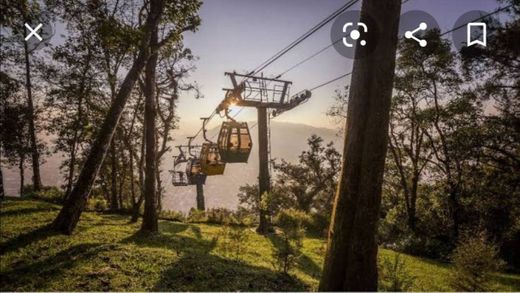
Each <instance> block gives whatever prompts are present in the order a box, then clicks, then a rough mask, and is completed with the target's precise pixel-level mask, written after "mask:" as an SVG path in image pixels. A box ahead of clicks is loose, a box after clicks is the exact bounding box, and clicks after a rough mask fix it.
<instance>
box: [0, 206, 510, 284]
mask: <svg viewBox="0 0 520 293" xmlns="http://www.w3.org/2000/svg"><path fill="white" fill-rule="evenodd" d="M58 210H59V206H56V205H52V204H48V203H44V202H38V201H32V200H11V199H9V200H6V201H3V202H0V223H1V229H2V233H0V256H1V262H0V280H1V282H0V291H306V290H316V289H317V285H318V280H319V276H320V272H321V267H322V262H323V254H324V247H325V245H324V244H325V240H324V239H320V238H308V237H307V238H305V239H304V241H303V248H302V253H303V255H302V256H301V257H300V259H299V261H298V263H297V264H296V266H295V267H294V269H292V270H291V271H290V275H284V274H282V273H279V272H277V271H275V270H274V269H273V265H272V263H273V261H274V259H273V253H274V252H275V251H276V250H277V249H278V245H279V241H277V240H279V238H277V237H278V236H277V235H270V236H268V237H264V236H260V235H258V234H256V233H254V232H253V229H249V228H243V229H244V231H243V232H244V233H245V235H246V236H247V239H245V240H244V242H243V244H244V246H243V253H241V254H240V255H239V257H236V256H235V255H234V254H230V253H228V252H226V249H224V246H223V245H224V243H223V242H222V238H220V239H219V237H222V227H221V226H219V225H205V224H189V223H177V222H165V221H161V222H160V226H159V228H160V232H161V233H160V234H157V235H143V234H140V233H137V231H138V229H139V224H129V223H128V217H126V216H121V215H115V214H101V213H92V212H86V213H84V214H83V216H82V218H81V221H80V222H79V225H78V227H77V229H76V231H75V232H74V234H73V235H71V236H64V235H56V234H53V233H50V232H48V231H46V230H45V229H44V226H45V225H47V224H48V223H50V222H51V221H52V219H53V218H54V217H55V216H56V214H57V212H58ZM395 255H396V253H395V252H393V251H391V250H386V249H380V253H379V257H380V259H382V258H388V259H389V260H390V261H392V260H393V259H394V257H395ZM401 260H403V261H404V269H405V272H406V274H407V275H408V276H409V277H410V278H411V279H412V280H413V283H412V287H411V288H410V291H452V288H451V287H450V286H449V283H448V280H449V276H450V275H451V274H452V273H453V268H452V267H451V266H450V265H448V264H442V263H439V262H437V261H434V260H429V259H424V258H419V257H413V256H409V255H404V254H401ZM400 272H401V273H403V272H402V271H400ZM494 283H495V284H496V290H498V291H519V290H520V276H519V275H512V274H498V273H497V274H494Z"/></svg>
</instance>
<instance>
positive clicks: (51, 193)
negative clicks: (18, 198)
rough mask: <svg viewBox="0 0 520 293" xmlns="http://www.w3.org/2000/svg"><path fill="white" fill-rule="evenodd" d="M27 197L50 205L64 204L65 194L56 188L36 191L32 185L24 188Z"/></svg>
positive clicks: (45, 187) (48, 187) (44, 187)
mask: <svg viewBox="0 0 520 293" xmlns="http://www.w3.org/2000/svg"><path fill="white" fill-rule="evenodd" d="M24 192H25V196H27V197H29V198H34V199H39V200H43V201H46V202H50V203H55V204H62V203H63V198H64V194H63V191H62V190H60V189H59V188H58V187H56V186H43V187H42V188H41V190H40V191H34V190H33V186H32V185H26V186H24Z"/></svg>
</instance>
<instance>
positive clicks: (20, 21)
mask: <svg viewBox="0 0 520 293" xmlns="http://www.w3.org/2000/svg"><path fill="white" fill-rule="evenodd" d="M3 6H5V5H3ZM7 6H9V8H5V7H2V12H3V13H2V17H1V19H0V21H1V23H2V27H3V28H6V29H5V30H4V31H3V32H2V44H1V46H2V67H3V68H9V69H10V70H9V74H10V75H12V76H11V77H15V75H18V76H16V79H17V80H19V81H21V80H23V81H24V82H23V83H22V85H23V86H24V89H25V100H26V105H27V115H25V116H24V117H25V118H26V119H27V125H28V136H29V141H30V143H31V148H30V150H31V153H30V156H31V159H32V173H33V178H32V179H33V188H34V189H35V190H40V188H41V186H42V182H41V174H40V152H41V150H42V148H41V146H42V145H41V144H40V143H38V138H37V131H38V123H37V120H38V117H37V115H36V113H37V111H36V110H37V109H36V108H37V107H36V101H35V100H36V99H35V94H34V85H33V83H34V82H33V78H34V77H35V69H34V64H33V63H35V60H34V59H35V58H36V54H35V52H34V49H33V48H30V47H29V46H28V44H27V42H20V39H22V40H23V39H24V38H25V36H26V35H27V33H28V31H27V28H26V27H25V26H24V24H25V23H32V22H34V21H36V20H39V21H41V22H45V21H48V20H46V19H42V18H43V17H42V14H41V3H39V2H38V1H28V0H24V1H17V2H13V3H10V4H9V5H7ZM4 10H6V11H4ZM4 13H8V14H6V15H4ZM31 20H32V21H31Z"/></svg>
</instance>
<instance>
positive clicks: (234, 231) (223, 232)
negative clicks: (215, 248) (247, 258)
mask: <svg viewBox="0 0 520 293" xmlns="http://www.w3.org/2000/svg"><path fill="white" fill-rule="evenodd" d="M217 239H218V242H219V250H220V252H221V253H222V254H223V255H225V256H231V257H234V258H235V259H240V258H241V256H242V255H243V254H244V253H245V252H246V248H247V246H246V242H247V240H248V239H249V234H248V231H247V229H245V228H243V227H240V226H237V225H230V223H229V222H225V223H224V224H223V225H222V228H221V229H220V232H219V234H218V237H217Z"/></svg>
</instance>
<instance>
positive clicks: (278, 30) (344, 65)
mask: <svg viewBox="0 0 520 293" xmlns="http://www.w3.org/2000/svg"><path fill="white" fill-rule="evenodd" d="M360 2H361V1H360ZM344 3H346V1H345V0H263V1H258V0H206V1H205V2H204V4H203V6H202V8H201V11H200V16H201V17H202V25H201V26H200V29H199V31H198V32H197V33H195V34H189V35H186V41H185V42H186V46H187V47H189V48H191V49H192V50H193V52H194V53H195V54H196V55H197V56H198V57H199V58H200V59H199V60H198V61H197V63H196V66H197V70H196V72H194V73H193V74H192V79H193V80H196V81H197V82H198V83H199V84H200V85H201V89H202V93H203V95H204V96H205V98H204V99H201V100H194V99H192V98H189V97H183V98H182V99H181V101H180V103H179V114H180V116H181V129H180V130H179V132H182V133H186V132H190V131H192V130H193V129H195V128H198V127H200V123H199V118H200V117H203V116H207V115H209V114H210V113H211V112H212V111H213V109H214V108H215V106H216V105H217V104H218V102H219V101H220V100H221V99H222V98H223V94H224V92H223V91H222V88H223V87H230V82H229V78H227V77H225V76H224V72H225V71H234V70H235V71H237V72H240V73H243V72H246V71H251V70H252V69H253V68H255V67H257V66H258V65H259V64H260V63H262V62H263V61H265V60H266V59H267V58H269V57H271V56H272V55H273V54H274V53H275V52H277V51H279V50H280V49H282V48H283V47H285V46H286V45H288V44H289V43H290V42H292V41H293V40H295V39H296V38H297V37H299V36H300V35H301V34H303V33H304V32H306V31H307V30H308V29H309V28H311V27H312V26H314V25H315V24H317V23H318V22H319V21H321V20H323V19H324V18H325V17H327V16H328V15H330V14H331V13H332V12H333V11H335V10H336V9H338V8H339V7H341V6H342V5H343V4H344ZM497 7H498V4H497V2H496V1H495V0H409V1H408V2H407V3H405V4H404V5H403V9H402V11H403V12H406V11H409V10H423V11H426V12H428V13H430V14H431V15H433V16H434V17H435V18H436V20H437V22H438V23H439V25H440V27H441V30H442V31H446V30H449V29H451V28H452V27H453V25H454V23H455V21H456V20H457V18H458V17H459V16H461V15H462V14H464V13H465V12H467V11H471V10H484V11H493V10H495V9H496V8H497ZM351 9H360V5H359V4H357V5H356V6H354V7H352V8H351ZM329 34H330V24H329V25H327V26H325V27H323V28H322V29H321V30H319V31H318V32H317V33H315V34H314V35H312V36H311V37H310V38H308V39H307V40H306V41H304V42H303V43H302V44H300V45H299V46H298V47H296V48H295V49H293V50H292V51H291V52H290V53H288V54H287V55H285V56H284V57H282V58H281V59H279V60H278V61H277V62H275V63H274V64H273V65H271V66H270V67H268V68H267V69H266V70H265V71H264V74H265V75H267V76H276V75H278V74H280V73H281V72H283V71H284V70H285V69H287V68H289V67H291V66H292V65H294V64H295V63H297V62H298V61H300V60H302V59H304V58H306V57H308V56H310V55H311V54H312V53H314V52H316V51H317V50H319V49H321V48H323V47H325V46H327V45H328V44H330V37H329ZM448 37H451V36H448ZM351 66H352V62H351V61H350V60H348V59H346V58H344V57H342V56H341V55H339V54H338V53H337V52H336V51H335V50H334V48H329V49H328V50H327V51H326V52H324V53H322V54H321V55H319V56H317V57H316V58H314V59H312V60H311V61H309V62H307V63H305V64H304V65H302V66H299V67H298V68H297V69H295V70H294V71H291V72H289V73H288V74H287V75H286V76H284V78H285V79H287V80H291V81H293V88H292V90H291V92H292V93H296V92H297V91H299V90H301V89H305V88H312V87H313V86H315V85H318V84H320V83H322V82H324V81H328V80H330V79H332V78H334V77H337V76H339V75H341V74H342V73H346V72H349V71H350V70H351ZM348 82H350V80H349V78H345V79H343V80H341V81H338V82H336V83H334V84H331V85H329V86H327V87H323V88H321V89H319V90H317V91H315V92H314V93H313V97H312V99H311V100H310V101H309V102H308V103H306V104H303V105H301V106H299V107H298V108H296V109H294V110H292V111H290V112H287V113H285V114H283V115H282V116H280V117H278V118H277V120H280V121H287V122H298V123H306V124H311V125H314V126H322V127H334V125H333V124H332V122H331V121H330V119H329V118H327V117H326V115H325V112H326V111H327V109H328V108H329V107H330V105H331V103H332V102H333V96H334V91H335V90H336V89H340V88H342V87H344V86H345V85H346V84H348ZM238 117H239V119H242V120H247V121H252V120H256V110H254V109H245V110H244V111H242V112H241V113H240V115H239V116H238ZM218 123H220V121H219V120H218V119H214V121H213V123H212V125H210V127H212V126H215V125H217V124H218Z"/></svg>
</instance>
